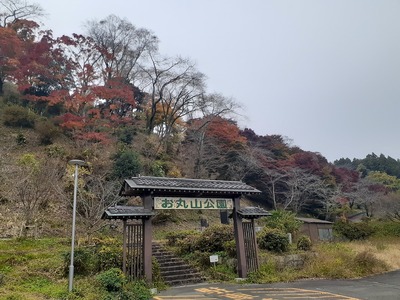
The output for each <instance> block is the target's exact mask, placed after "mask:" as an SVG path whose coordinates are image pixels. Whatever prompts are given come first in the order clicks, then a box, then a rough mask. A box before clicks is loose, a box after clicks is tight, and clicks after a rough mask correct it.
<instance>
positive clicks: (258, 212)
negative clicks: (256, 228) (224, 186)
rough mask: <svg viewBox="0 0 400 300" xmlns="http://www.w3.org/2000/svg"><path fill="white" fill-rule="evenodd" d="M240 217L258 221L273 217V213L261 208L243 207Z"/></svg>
mask: <svg viewBox="0 0 400 300" xmlns="http://www.w3.org/2000/svg"><path fill="white" fill-rule="evenodd" d="M237 213H238V215H239V216H241V217H242V218H245V219H258V218H260V217H268V216H271V213H270V212H268V211H266V210H265V209H263V208H261V207H243V208H240V209H238V211H237Z"/></svg>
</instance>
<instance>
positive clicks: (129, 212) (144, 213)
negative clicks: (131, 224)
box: [101, 206, 154, 219]
mask: <svg viewBox="0 0 400 300" xmlns="http://www.w3.org/2000/svg"><path fill="white" fill-rule="evenodd" d="M153 215H154V212H153V211H151V210H150V209H146V208H144V207H142V206H111V207H109V208H107V209H106V210H105V211H104V213H103V215H102V217H101V218H102V219H147V218H150V217H151V216H153Z"/></svg>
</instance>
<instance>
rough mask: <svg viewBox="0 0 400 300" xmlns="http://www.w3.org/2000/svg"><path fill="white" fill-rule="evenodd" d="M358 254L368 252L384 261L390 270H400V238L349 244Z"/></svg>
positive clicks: (376, 239)
mask: <svg viewBox="0 0 400 300" xmlns="http://www.w3.org/2000/svg"><path fill="white" fill-rule="evenodd" d="M348 246H349V248H351V249H352V250H354V251H355V252H357V253H361V252H364V251H366V252H368V253H371V254H373V255H374V256H375V257H376V258H378V259H379V260H382V261H384V262H385V263H386V264H387V265H388V267H389V268H390V270H398V269H400V238H391V239H389V238H385V239H380V238H375V239H369V240H367V241H354V242H351V243H349V244H348Z"/></svg>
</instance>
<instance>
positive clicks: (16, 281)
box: [0, 238, 99, 300]
mask: <svg viewBox="0 0 400 300" xmlns="http://www.w3.org/2000/svg"><path fill="white" fill-rule="evenodd" d="M69 249H70V245H69V243H68V242H67V241H66V240H64V239H52V238H48V239H40V240H32V239H26V240H20V239H12V240H2V241H0V274H1V275H2V278H3V280H2V285H1V288H0V299H10V300H11V299H15V300H17V299H24V300H25V299H27V300H30V299H79V297H78V296H79V294H80V293H81V294H83V293H84V294H85V295H87V296H85V299H99V295H98V294H97V293H96V292H97V291H96V288H95V287H94V286H95V285H93V284H88V282H90V281H91V280H92V279H91V278H79V277H78V278H76V286H77V291H76V292H75V293H74V294H70V295H68V292H67V290H68V279H67V278H65V276H64V275H63V274H62V273H63V272H62V266H63V255H62V254H63V253H64V252H67V251H69ZM74 295H75V296H74ZM77 295H78V296H77ZM91 295H92V296H91Z"/></svg>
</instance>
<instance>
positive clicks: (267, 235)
mask: <svg viewBox="0 0 400 300" xmlns="http://www.w3.org/2000/svg"><path fill="white" fill-rule="evenodd" d="M258 245H259V247H260V248H261V249H265V250H268V251H272V252H276V253H283V252H286V251H287V250H288V248H289V238H288V237H287V235H286V233H284V232H282V231H281V230H279V229H276V228H268V227H265V228H264V229H263V230H262V231H260V232H259V235H258Z"/></svg>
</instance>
